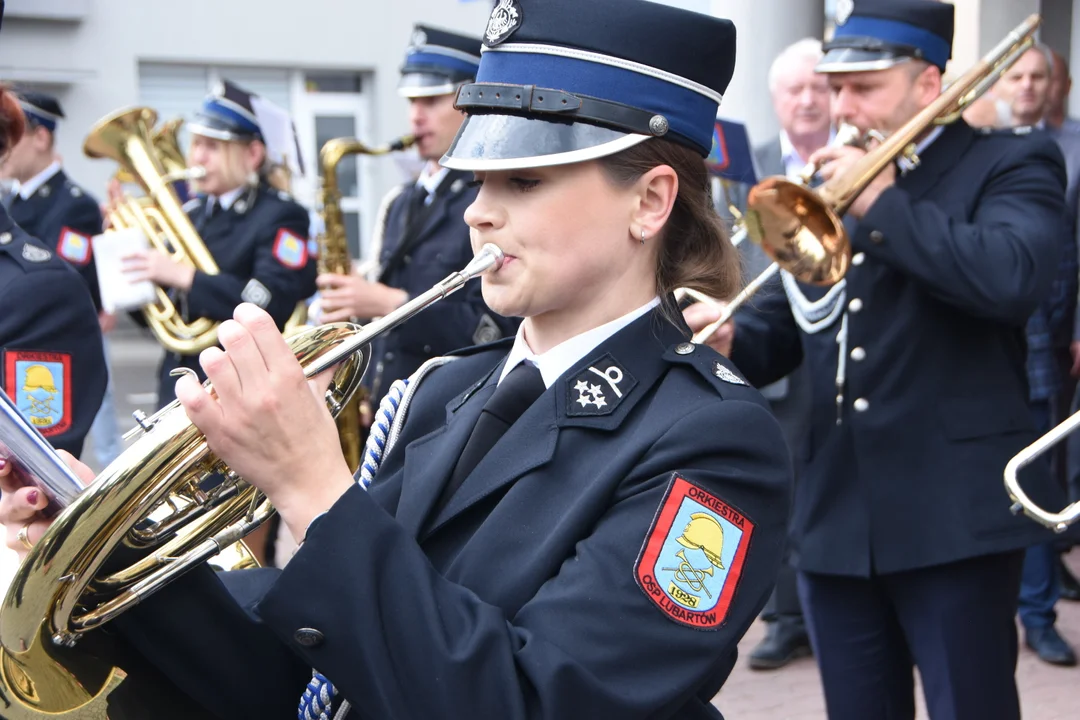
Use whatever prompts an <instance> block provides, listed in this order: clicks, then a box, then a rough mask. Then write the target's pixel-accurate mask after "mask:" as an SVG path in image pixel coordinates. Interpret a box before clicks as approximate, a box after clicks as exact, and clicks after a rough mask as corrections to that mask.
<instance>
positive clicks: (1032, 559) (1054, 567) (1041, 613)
mask: <svg viewBox="0 0 1080 720" xmlns="http://www.w3.org/2000/svg"><path fill="white" fill-rule="evenodd" d="M1031 416H1032V418H1033V419H1034V421H1035V430H1036V431H1037V432H1038V433H1039V434H1040V435H1042V434H1043V433H1045V432H1047V431H1048V430H1049V429H1050V426H1051V425H1052V424H1056V423H1054V422H1053V421H1052V417H1051V408H1050V401H1049V400H1032V401H1031ZM1051 456H1052V454H1051V453H1047V454H1045V455H1043V456H1042V457H1040V458H1038V459H1037V462H1044V463H1046V464H1050V461H1051ZM1022 481H1023V476H1021V482H1022ZM1060 597H1061V578H1060V577H1059V576H1058V547H1057V543H1056V542H1055V541H1053V540H1051V541H1049V542H1045V543H1042V544H1041V545H1033V546H1032V547H1029V548H1028V549H1027V553H1026V555H1025V556H1024V570H1023V573H1022V575H1021V577H1020V605H1019V615H1020V621H1021V622H1023V623H1024V627H1025V628H1027V629H1028V630H1037V629H1042V628H1045V627H1051V626H1053V625H1054V624H1055V623H1056V622H1057V611H1056V610H1055V609H1054V606H1055V605H1057V601H1058V599H1059V598H1060Z"/></svg>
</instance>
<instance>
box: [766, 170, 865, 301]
mask: <svg viewBox="0 0 1080 720" xmlns="http://www.w3.org/2000/svg"><path fill="white" fill-rule="evenodd" d="M747 207H748V209H747V211H746V230H747V232H748V233H749V234H750V238H751V239H752V240H753V241H754V242H755V243H757V244H758V245H760V246H761V248H762V249H763V250H764V251H765V252H766V253H767V254H768V255H769V256H770V257H771V258H772V259H773V260H774V261H775V262H776V263H777V264H779V265H780V267H782V268H784V269H785V270H787V271H788V272H790V273H791V274H792V275H794V276H795V277H796V278H797V279H798V280H799V281H800V282H804V283H810V284H813V285H834V284H836V283H837V282H839V281H840V279H841V278H843V277H844V274H845V273H847V271H848V267H849V266H850V265H851V249H850V246H849V244H848V240H847V234H846V233H845V232H844V223H843V221H842V220H841V219H840V217H839V216H838V215H837V214H836V213H835V212H834V211H833V210H832V208H831V207H829V206H828V205H827V204H825V203H822V202H821V199H820V198H819V197H818V195H817V194H816V193H815V192H814V191H813V190H811V189H809V188H807V187H806V186H804V185H801V184H799V183H796V182H792V181H790V180H786V179H784V178H782V177H770V178H766V179H765V180H763V181H762V182H760V183H758V184H757V185H755V186H754V187H753V188H751V189H750V194H749V196H748V198H747Z"/></svg>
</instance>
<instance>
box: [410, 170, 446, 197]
mask: <svg viewBox="0 0 1080 720" xmlns="http://www.w3.org/2000/svg"><path fill="white" fill-rule="evenodd" d="M449 174H450V168H444V167H441V168H439V169H438V171H436V172H435V173H432V172H431V164H430V163H429V164H427V165H425V166H424V169H423V171H421V173H420V177H419V178H417V180H416V185H417V187H422V188H424V190H426V191H427V198H426V199H425V200H424V202H425V204H426V203H430V202H431V198H433V197H434V196H435V191H436V190H438V189H439V185H442V181H443V179H444V178H445V177H446V176H447V175H449Z"/></svg>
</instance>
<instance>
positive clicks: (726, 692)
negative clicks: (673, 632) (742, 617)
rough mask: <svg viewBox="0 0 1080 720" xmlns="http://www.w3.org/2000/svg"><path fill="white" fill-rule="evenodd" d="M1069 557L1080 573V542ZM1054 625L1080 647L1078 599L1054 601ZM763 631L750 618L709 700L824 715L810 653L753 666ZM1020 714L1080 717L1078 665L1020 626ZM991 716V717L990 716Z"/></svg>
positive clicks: (731, 718) (730, 707)
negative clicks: (1039, 651) (1056, 659)
mask: <svg viewBox="0 0 1080 720" xmlns="http://www.w3.org/2000/svg"><path fill="white" fill-rule="evenodd" d="M1067 561H1068V563H1069V565H1070V566H1071V567H1072V571H1073V573H1074V574H1080V548H1076V549H1073V551H1072V552H1071V553H1070V554H1069V555H1068V557H1067ZM1057 610H1058V624H1057V627H1058V630H1059V631H1060V632H1061V634H1062V635H1064V636H1065V638H1066V640H1068V641H1069V642H1070V643H1071V644H1072V646H1073V647H1074V648H1076V649H1077V650H1080V602H1067V601H1064V600H1063V601H1061V602H1059V603H1058V606H1057ZM764 634H765V627H764V623H762V622H761V621H760V620H759V621H757V622H756V623H754V625H753V626H752V627H751V628H750V631H749V632H747V633H746V637H744V638H743V641H742V642H741V643H740V644H739V653H740V657H739V661H738V663H737V664H736V666H735V669H734V670H733V671H732V673H731V677H729V678H728V681H727V682H726V683H725V684H724V687H723V689H722V690H721V691H720V694H719V695H717V696H716V698H715V699H714V700H713V704H714V705H716V706H717V707H718V708H720V710H721V712H723V713H724V718H725V719H726V720H825V699H824V697H823V696H822V692H821V678H820V676H819V675H818V671H817V665H816V664H815V663H814V659H813V658H801V659H799V660H796V661H794V662H793V663H791V664H790V665H788V666H787V667H784V668H782V669H780V670H772V671H764V672H762V671H755V670H751V669H750V667H749V665H748V664H747V658H748V657H749V655H750V651H751V650H752V649H753V648H754V646H755V645H757V643H758V642H759V641H760V640H761V638H762V637H763V636H764ZM1016 677H1017V683H1018V684H1019V687H1020V705H1021V712H1022V714H1023V718H1024V720H1077V719H1078V718H1080V668H1075V667H1074V668H1061V667H1055V666H1052V665H1047V664H1046V663H1044V662H1042V661H1041V660H1039V658H1038V657H1037V656H1036V655H1035V653H1033V652H1032V651H1031V650H1029V649H1028V648H1027V647H1025V646H1024V640H1023V630H1022V629H1021V630H1020V658H1019V662H1018V663H1017V668H1016ZM916 696H917V697H916V699H917V702H918V715H917V718H918V720H928V719H929V716H928V715H927V713H926V707H925V704H924V703H923V699H922V691H921V690H920V689H918V688H917V689H916ZM988 720H989V719H988Z"/></svg>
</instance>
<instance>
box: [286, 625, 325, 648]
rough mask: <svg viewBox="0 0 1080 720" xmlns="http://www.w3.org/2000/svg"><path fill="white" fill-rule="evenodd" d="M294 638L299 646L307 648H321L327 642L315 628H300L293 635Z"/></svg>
mask: <svg viewBox="0 0 1080 720" xmlns="http://www.w3.org/2000/svg"><path fill="white" fill-rule="evenodd" d="M293 638H294V639H295V640H296V642H297V644H299V645H302V646H303V647H306V648H313V647H319V646H320V645H322V644H323V642H324V641H325V640H326V636H325V635H323V634H322V632H321V631H319V630H316V629H315V628H300V629H299V630H297V631H296V632H295V633H293Z"/></svg>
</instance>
